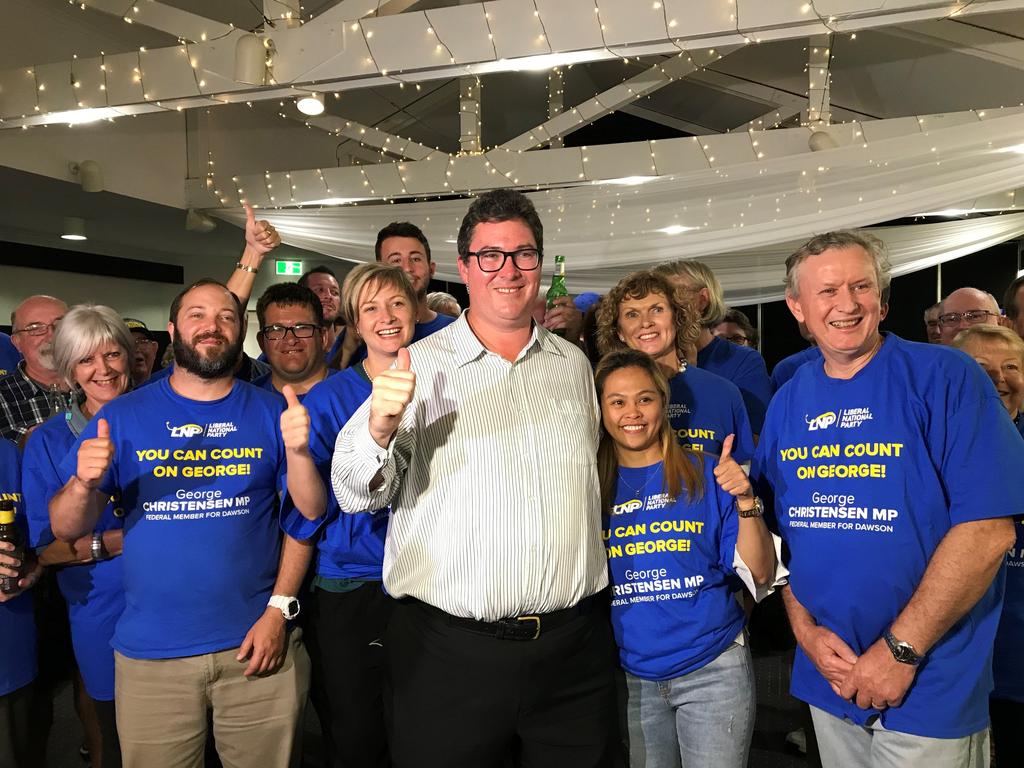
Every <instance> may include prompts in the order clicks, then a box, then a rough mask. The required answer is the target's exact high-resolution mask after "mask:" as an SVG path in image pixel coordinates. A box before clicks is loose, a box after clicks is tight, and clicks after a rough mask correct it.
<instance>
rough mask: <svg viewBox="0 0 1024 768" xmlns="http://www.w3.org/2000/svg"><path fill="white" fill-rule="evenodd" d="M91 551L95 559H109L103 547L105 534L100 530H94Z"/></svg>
mask: <svg viewBox="0 0 1024 768" xmlns="http://www.w3.org/2000/svg"><path fill="white" fill-rule="evenodd" d="M89 553H90V554H91V555H92V559H93V560H95V561H100V560H106V559H107V552H106V550H105V549H104V548H103V534H102V533H100V532H99V531H94V532H93V534H92V544H90V546H89Z"/></svg>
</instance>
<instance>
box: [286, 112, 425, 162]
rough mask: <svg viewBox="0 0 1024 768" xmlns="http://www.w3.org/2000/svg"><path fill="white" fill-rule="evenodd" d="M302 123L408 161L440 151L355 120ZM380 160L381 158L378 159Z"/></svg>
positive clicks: (328, 118) (323, 118) (312, 119)
mask: <svg viewBox="0 0 1024 768" xmlns="http://www.w3.org/2000/svg"><path fill="white" fill-rule="evenodd" d="M301 122H303V123H305V124H306V125H310V126H312V127H313V128H319V129H320V130H322V131H327V132H328V133H333V134H334V135H335V136H344V137H345V138H347V139H352V140H353V141H358V142H360V143H362V144H365V145H366V146H368V147H374V148H376V149H379V150H383V151H384V152H387V153H388V154H391V155H395V156H396V157H400V158H403V159H406V160H425V159H426V158H427V157H429V156H430V155H432V154H434V153H436V152H439V151H440V150H438V149H435V148H434V147H428V146H427V145H425V144H420V143H419V142H417V141H413V140H412V139H403V138H402V137H401V136H395V135H393V134H390V133H386V132H385V131H382V130H379V129H377V128H374V127H372V126H369V125H363V124H362V123H358V122H356V121H355V120H346V119H345V118H343V117H336V116H334V115H321V116H320V117H307V118H305V119H304V120H302V121H301ZM377 159H378V160H379V159H380V158H379V157H378V158H377Z"/></svg>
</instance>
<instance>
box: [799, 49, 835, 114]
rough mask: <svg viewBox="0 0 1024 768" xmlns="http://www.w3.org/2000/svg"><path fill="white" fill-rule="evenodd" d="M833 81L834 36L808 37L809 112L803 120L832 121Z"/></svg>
mask: <svg viewBox="0 0 1024 768" xmlns="http://www.w3.org/2000/svg"><path fill="white" fill-rule="evenodd" d="M831 81H832V36H831V35H814V36H812V37H809V38H807V112H806V117H805V118H804V119H803V120H802V122H803V123H804V124H805V125H806V124H809V123H824V124H825V125H828V124H829V123H830V122H832V108H831V98H830V91H831V88H830V83H831Z"/></svg>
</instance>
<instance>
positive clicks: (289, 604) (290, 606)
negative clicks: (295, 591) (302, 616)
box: [267, 595, 300, 621]
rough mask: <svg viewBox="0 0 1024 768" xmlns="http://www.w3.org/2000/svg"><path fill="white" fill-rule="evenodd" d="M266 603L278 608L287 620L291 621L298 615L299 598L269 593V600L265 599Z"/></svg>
mask: <svg viewBox="0 0 1024 768" xmlns="http://www.w3.org/2000/svg"><path fill="white" fill-rule="evenodd" d="M267 605H270V606H273V607H274V608H277V609H278V610H280V611H281V613H282V614H283V615H284V617H285V619H287V620H288V621H291V620H292V619H294V618H295V617H296V616H298V615H299V608H300V606H299V599H298V598H297V597H288V595H271V597H270V600H268V601H267Z"/></svg>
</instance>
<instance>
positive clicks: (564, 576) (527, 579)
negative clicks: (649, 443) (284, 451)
mask: <svg viewBox="0 0 1024 768" xmlns="http://www.w3.org/2000/svg"><path fill="white" fill-rule="evenodd" d="M458 254H459V260H458V269H459V274H460V275H461V277H462V279H463V281H464V282H465V283H466V288H467V290H468V293H469V299H470V306H469V310H468V311H466V312H464V313H463V314H462V315H461V316H460V317H459V318H458V319H457V320H456V321H455V322H454V323H452V324H451V325H449V326H448V327H447V328H444V329H442V330H441V331H438V332H437V333H435V334H433V335H431V336H429V337H428V338H426V339H423V340H421V341H419V342H417V343H414V344H413V345H412V346H410V347H409V348H408V349H402V350H399V352H398V360H397V362H396V365H395V367H394V368H392V369H389V370H386V371H382V372H380V373H378V374H377V375H376V376H374V379H373V388H372V391H371V395H370V399H369V401H368V402H367V403H364V404H363V406H362V407H361V408H360V409H359V410H358V411H357V412H356V413H355V415H354V416H353V417H352V418H351V419H350V420H349V422H348V424H347V425H346V426H345V428H344V430H343V431H342V433H341V435H340V436H339V438H338V442H337V447H336V448H335V453H334V461H333V466H332V471H331V480H332V484H333V486H334V491H335V494H336V496H337V499H338V502H339V504H340V507H341V508H342V509H343V510H345V511H346V512H349V511H360V512H364V511H365V512H369V511H372V510H375V509H380V508H382V507H385V506H388V505H389V504H390V505H391V519H390V521H389V524H388V530H387V538H386V541H385V546H384V569H383V578H384V587H385V588H386V589H387V591H388V593H389V594H390V595H392V596H393V597H394V598H396V599H397V601H398V602H397V603H396V605H395V607H394V612H393V614H392V617H391V620H390V623H389V625H388V629H387V631H386V633H385V637H384V649H385V654H386V659H387V662H386V672H385V690H386V693H387V694H390V695H389V696H386V699H385V700H386V702H387V705H388V706H389V707H390V711H389V712H388V716H389V719H390V727H389V733H390V734H391V745H390V746H391V757H392V763H393V765H395V766H396V768H405V767H406V766H417V767H418V768H434V767H435V766H436V767H437V768H442V767H443V768H460V767H464V768H476V767H477V766H482V765H501V764H503V761H504V760H506V759H507V757H508V756H509V755H510V754H516V755H517V756H518V757H519V759H520V761H521V763H522V764H523V765H531V766H535V767H540V768H543V767H546V766H551V767H552V768H554V767H555V766H558V767H559V768H560V767H561V766H565V765H571V766H574V768H586V767H587V766H603V765H608V764H609V761H610V759H611V754H610V753H611V749H612V745H613V744H614V741H615V723H616V716H615V683H614V677H613V669H614V662H613V659H614V653H615V649H614V643H613V640H612V637H611V634H610V631H609V624H608V620H607V613H606V609H607V596H606V595H605V594H604V593H603V590H604V589H605V587H606V586H607V583H608V576H607V565H606V558H605V555H604V553H603V544H602V542H601V511H600V498H599V490H598V488H599V486H598V478H597V468H596V461H595V457H596V455H597V440H598V434H599V430H600V420H599V414H598V407H597V398H596V396H595V393H594V382H593V377H592V375H591V371H590V364H589V362H588V361H587V359H586V357H585V356H584V355H583V353H582V352H581V351H580V350H579V349H578V348H577V347H576V346H574V345H573V344H571V343H569V342H568V341H566V340H564V339H561V338H559V337H558V336H556V335H554V334H552V333H550V332H549V331H547V330H546V329H545V328H543V327H542V326H540V325H538V324H536V323H534V322H533V319H532V310H533V304H534V300H535V299H536V297H537V291H538V288H539V286H540V282H541V269H540V267H541V263H542V258H543V257H542V254H543V226H542V224H541V222H540V218H539V216H538V215H537V212H536V209H535V208H534V206H533V203H531V202H530V200H529V199H528V198H527V197H526V196H525V195H523V194H521V193H519V192H515V191H512V190H494V191H492V192H488V193H486V194H484V195H482V196H481V197H479V198H478V199H477V200H476V201H474V202H473V204H472V205H471V206H470V209H469V212H468V213H467V214H466V216H465V218H464V219H463V221H462V226H461V227H460V230H459V236H458Z"/></svg>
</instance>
